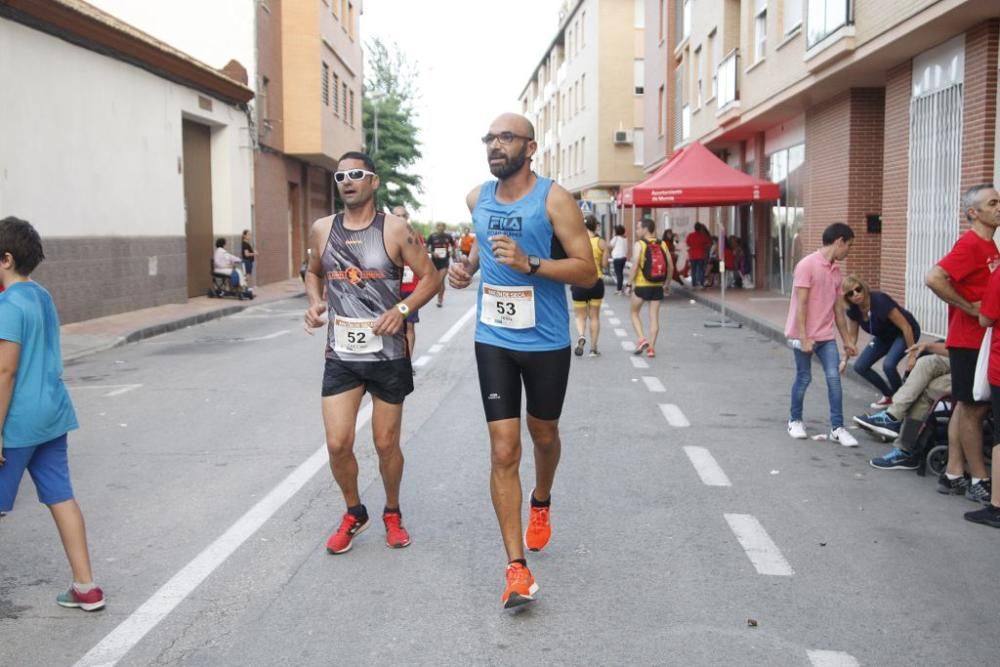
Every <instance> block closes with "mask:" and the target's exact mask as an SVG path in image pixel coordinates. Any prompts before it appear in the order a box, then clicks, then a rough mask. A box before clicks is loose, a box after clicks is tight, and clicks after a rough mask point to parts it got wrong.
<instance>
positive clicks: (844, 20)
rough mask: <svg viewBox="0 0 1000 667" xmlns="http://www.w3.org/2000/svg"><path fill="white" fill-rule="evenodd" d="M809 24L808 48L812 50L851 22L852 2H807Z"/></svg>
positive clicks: (817, 0)
mask: <svg viewBox="0 0 1000 667" xmlns="http://www.w3.org/2000/svg"><path fill="white" fill-rule="evenodd" d="M807 1H808V2H809V9H808V12H809V13H808V15H807V20H808V22H809V24H808V26H807V28H808V38H807V39H806V47H807V48H812V47H814V46H815V45H816V44H818V43H820V42H822V41H823V39H824V38H826V37H827V36H828V35H831V34H833V33H834V32H836V31H837V30H838V29H840V28H842V27H844V26H845V25H847V24H848V23H850V22H851V19H852V17H851V15H850V0H807Z"/></svg>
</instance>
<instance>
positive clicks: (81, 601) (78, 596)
mask: <svg viewBox="0 0 1000 667" xmlns="http://www.w3.org/2000/svg"><path fill="white" fill-rule="evenodd" d="M56 604H58V605H59V606H60V607H68V608H70V609H82V610H84V611H97V610H98V609H104V591H102V590H101V589H100V588H97V587H96V586H95V587H94V588H91V589H90V590H89V591H87V592H86V593H81V592H80V591H78V590H76V586H70V587H69V590H68V591H66V592H65V593H60V594H59V595H57V596H56Z"/></svg>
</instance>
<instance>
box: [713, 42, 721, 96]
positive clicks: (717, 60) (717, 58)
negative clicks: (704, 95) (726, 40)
mask: <svg viewBox="0 0 1000 667" xmlns="http://www.w3.org/2000/svg"><path fill="white" fill-rule="evenodd" d="M721 64H722V35H721V34H720V33H719V31H718V29H716V30H715V32H714V36H713V38H712V95H713V96H718V94H719V69H718V68H719V65H721Z"/></svg>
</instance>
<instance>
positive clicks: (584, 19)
mask: <svg viewBox="0 0 1000 667" xmlns="http://www.w3.org/2000/svg"><path fill="white" fill-rule="evenodd" d="M586 23H587V12H580V48H581V49H583V48H586V47H587V44H586V43H585V42H584V39H583V37H584V35H586V34H587V29H586V27H585V26H586Z"/></svg>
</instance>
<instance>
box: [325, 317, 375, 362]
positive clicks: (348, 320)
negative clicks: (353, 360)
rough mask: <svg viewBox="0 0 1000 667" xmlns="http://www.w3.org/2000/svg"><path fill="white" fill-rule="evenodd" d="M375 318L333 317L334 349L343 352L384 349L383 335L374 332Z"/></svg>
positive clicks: (356, 352) (353, 352)
mask: <svg viewBox="0 0 1000 667" xmlns="http://www.w3.org/2000/svg"><path fill="white" fill-rule="evenodd" d="M374 324H375V320H363V319H357V318H354V317H343V316H341V315H334V317H333V349H334V351H336V352H340V353H342V354H371V353H373V352H381V351H382V337H381V336H376V335H375V334H374V333H372V325H374Z"/></svg>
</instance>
